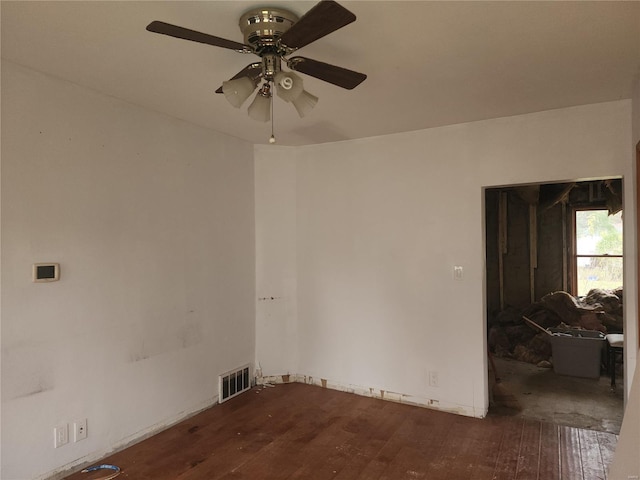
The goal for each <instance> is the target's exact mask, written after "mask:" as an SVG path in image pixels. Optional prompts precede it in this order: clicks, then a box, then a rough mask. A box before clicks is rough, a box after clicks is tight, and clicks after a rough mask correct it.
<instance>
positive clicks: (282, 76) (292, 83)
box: [273, 71, 304, 102]
mask: <svg viewBox="0 0 640 480" xmlns="http://www.w3.org/2000/svg"><path fill="white" fill-rule="evenodd" d="M273 80H274V83H275V84H276V93H277V94H278V96H279V97H280V98H281V99H283V100H284V101H285V102H292V101H293V100H295V99H296V98H298V97H299V96H300V94H301V93H302V91H303V90H304V85H303V84H302V78H300V77H299V76H298V75H296V74H295V73H293V72H283V71H279V72H278V73H277V74H276V75H275V77H274V79H273Z"/></svg>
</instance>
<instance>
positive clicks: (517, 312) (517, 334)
mask: <svg viewBox="0 0 640 480" xmlns="http://www.w3.org/2000/svg"><path fill="white" fill-rule="evenodd" d="M523 316H524V317H527V318H529V319H531V320H532V321H533V322H535V323H537V324H538V325H539V326H540V327H542V328H544V329H546V328H560V329H568V328H574V329H575V328H578V329H584V330H594V331H600V332H603V333H622V327H623V317H622V288H617V289H615V290H601V289H594V290H591V291H590V292H589V293H588V295H587V296H586V297H574V296H572V295H570V294H569V293H567V292H563V291H559V292H553V293H549V294H548V295H545V296H544V297H542V299H541V300H540V301H539V302H536V303H533V304H531V305H529V306H528V307H527V308H525V309H515V308H508V309H505V310H503V311H502V312H500V313H499V314H498V315H497V316H496V317H495V319H494V320H493V321H492V322H491V323H490V325H489V348H490V350H491V352H492V353H493V354H494V355H495V356H497V357H507V358H514V359H516V360H520V361H522V362H527V363H533V364H536V365H539V366H546V367H549V366H551V364H550V363H549V359H550V357H551V343H550V342H549V335H547V334H546V333H544V332H541V331H540V330H538V329H536V328H535V327H532V326H531V325H529V324H528V323H527V322H525V321H524V319H523Z"/></svg>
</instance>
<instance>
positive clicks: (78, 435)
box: [73, 418, 87, 442]
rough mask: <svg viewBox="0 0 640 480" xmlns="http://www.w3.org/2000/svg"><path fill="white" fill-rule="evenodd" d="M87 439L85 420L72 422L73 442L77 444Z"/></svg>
mask: <svg viewBox="0 0 640 480" xmlns="http://www.w3.org/2000/svg"><path fill="white" fill-rule="evenodd" d="M85 438H87V419H86V418H83V419H81V420H76V421H75V422H73V441H74V442H79V441H80V440H84V439H85Z"/></svg>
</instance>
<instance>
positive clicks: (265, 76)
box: [147, 0, 367, 143]
mask: <svg viewBox="0 0 640 480" xmlns="http://www.w3.org/2000/svg"><path fill="white" fill-rule="evenodd" d="M355 20H356V16H355V15H354V14H353V13H351V12H350V11H349V10H347V9H346V8H344V7H343V6H341V5H340V4H338V3H337V2H335V1H334V0H321V1H320V2H319V3H317V4H316V5H315V6H314V7H312V8H311V10H309V11H308V12H307V13H305V14H304V15H303V16H302V17H300V18H298V16H297V15H296V14H294V13H293V12H290V11H289V10H286V9H283V8H271V7H264V8H253V9H251V10H249V11H247V12H246V13H244V14H243V15H242V16H241V17H240V30H241V32H242V34H243V36H244V43H239V42H235V41H233V40H227V39H224V38H220V37H215V36H213V35H209V34H206V33H201V32H196V31H195V30H190V29H187V28H184V27H179V26H177V25H172V24H169V23H165V22H160V21H153V22H151V23H150V24H149V25H148V26H147V30H148V31H150V32H154V33H160V34H163V35H168V36H171V37H175V38H181V39H184V40H189V41H193V42H199V43H205V44H208V45H213V46H216V47H221V48H227V49H230V50H235V51H236V52H240V53H253V54H255V55H257V56H259V57H260V59H261V61H260V62H254V63H252V64H250V65H247V66H246V67H245V68H243V69H242V70H241V71H240V72H238V73H237V74H236V75H234V77H233V78H231V79H230V80H227V81H225V82H223V83H222V87H221V88H218V90H216V93H223V94H224V96H225V98H226V99H227V100H228V101H229V103H230V104H231V105H233V106H234V107H236V108H240V107H241V106H242V104H244V102H245V101H246V100H247V99H248V98H249V97H250V96H251V94H252V93H253V92H254V91H255V89H256V88H257V86H258V85H259V84H260V82H263V85H262V87H260V88H259V89H258V92H257V93H256V96H255V98H254V100H253V102H252V103H251V105H250V106H249V108H248V110H247V113H248V114H249V116H250V117H251V118H253V119H254V120H258V121H262V122H267V121H269V119H270V118H272V104H271V102H272V91H273V88H272V86H273V87H275V90H276V93H277V94H278V96H279V97H280V98H281V99H282V100H284V101H285V102H287V103H292V104H293V106H294V107H295V109H296V111H297V112H298V115H299V116H300V117H304V116H305V115H308V114H309V112H310V111H311V110H312V109H313V107H314V106H315V105H316V104H317V103H318V97H316V96H315V95H312V94H311V93H309V92H307V91H306V90H304V86H303V81H302V78H301V77H300V76H299V75H297V74H295V73H293V72H292V71H284V70H282V63H283V62H284V63H285V64H286V65H287V67H288V68H289V69H290V70H295V71H298V72H300V73H304V74H306V75H310V76H312V77H315V78H318V79H320V80H323V81H325V82H328V83H331V84H333V85H337V86H339V87H342V88H345V89H348V90H351V89H353V88H355V87H356V86H358V85H359V84H360V83H362V82H363V81H364V80H365V79H366V78H367V76H366V75H365V74H363V73H359V72H355V71H353V70H348V69H346V68H342V67H338V66H335V65H330V64H328V63H324V62H320V61H317V60H312V59H310V58H305V57H300V56H296V57H291V58H290V57H289V55H291V54H292V53H293V52H295V51H296V50H298V49H300V48H302V47H304V46H305V45H308V44H310V43H311V42H314V41H316V40H318V39H320V38H322V37H324V36H325V35H328V34H330V33H332V32H334V31H336V30H338V29H340V28H342V27H344V26H346V25H348V24H349V23H351V22H354V21H355ZM272 130H273V121H272ZM269 141H270V143H274V141H275V139H274V136H273V135H272V136H271V138H270V140H269Z"/></svg>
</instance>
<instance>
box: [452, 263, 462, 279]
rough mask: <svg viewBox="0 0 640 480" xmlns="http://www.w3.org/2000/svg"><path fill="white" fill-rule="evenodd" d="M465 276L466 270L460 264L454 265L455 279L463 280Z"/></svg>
mask: <svg viewBox="0 0 640 480" xmlns="http://www.w3.org/2000/svg"><path fill="white" fill-rule="evenodd" d="M463 277H464V270H463V268H462V266H460V265H454V267H453V278H454V280H462V278H463Z"/></svg>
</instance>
